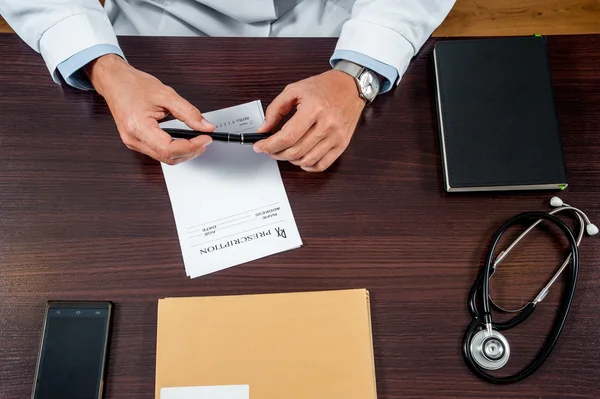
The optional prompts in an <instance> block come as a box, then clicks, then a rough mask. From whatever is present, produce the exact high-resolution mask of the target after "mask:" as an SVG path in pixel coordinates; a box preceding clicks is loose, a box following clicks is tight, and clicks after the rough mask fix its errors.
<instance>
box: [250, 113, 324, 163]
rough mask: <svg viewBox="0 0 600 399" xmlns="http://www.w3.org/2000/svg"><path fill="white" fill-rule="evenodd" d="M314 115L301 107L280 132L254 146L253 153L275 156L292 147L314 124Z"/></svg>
mask: <svg viewBox="0 0 600 399" xmlns="http://www.w3.org/2000/svg"><path fill="white" fill-rule="evenodd" d="M316 115H317V114H316V113H315V112H311V110H310V108H309V107H302V108H300V109H298V111H297V112H296V113H295V114H294V116H293V117H292V119H290V120H289V121H287V123H286V124H285V125H283V127H282V128H281V130H280V131H279V132H277V133H275V134H274V135H273V136H271V137H269V138H268V139H265V140H261V141H259V142H257V143H256V144H254V151H256V152H266V153H267V154H276V153H278V152H281V151H283V150H287V149H288V148H291V147H292V146H294V145H295V144H296V143H298V141H300V139H301V138H302V137H303V136H305V135H306V134H307V132H308V131H309V129H310V128H311V127H312V126H313V125H314V124H315V122H316Z"/></svg>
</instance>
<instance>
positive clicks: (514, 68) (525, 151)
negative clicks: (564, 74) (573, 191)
mask: <svg viewBox="0 0 600 399" xmlns="http://www.w3.org/2000/svg"><path fill="white" fill-rule="evenodd" d="M433 54H434V66H435V79H436V89H437V90H436V100H437V107H436V108H437V114H438V122H439V123H438V126H439V136H440V145H441V151H442V172H443V177H444V181H445V182H444V183H445V189H446V191H450V192H455V191H496V190H497V191H500V190H544V189H564V188H565V187H566V186H567V184H568V182H567V171H566V166H565V161H564V156H563V149H562V144H561V138H560V132H559V129H558V122H557V118H556V112H555V107H554V97H553V90H552V81H551V76H550V69H549V65H548V55H547V45H546V38H545V37H538V36H531V37H518V38H493V39H474V40H448V41H441V42H438V43H437V44H436V45H435V48H434V51H433Z"/></svg>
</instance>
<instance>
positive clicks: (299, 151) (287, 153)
mask: <svg viewBox="0 0 600 399" xmlns="http://www.w3.org/2000/svg"><path fill="white" fill-rule="evenodd" d="M324 138H325V132H324V131H323V130H321V128H319V125H318V124H316V125H313V126H312V127H311V128H310V129H309V131H308V132H307V133H306V134H305V135H304V136H302V137H301V138H300V140H298V142H297V143H296V144H295V145H294V146H292V147H290V148H288V149H285V150H283V151H281V152H277V153H275V154H271V158H274V159H277V160H278V161H297V160H299V159H301V158H302V157H303V156H305V155H306V154H307V153H309V152H310V151H311V150H312V149H313V148H314V147H315V146H316V145H317V144H318V143H319V142H320V141H321V140H323V139H324Z"/></svg>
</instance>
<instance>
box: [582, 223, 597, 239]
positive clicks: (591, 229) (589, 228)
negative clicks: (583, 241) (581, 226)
mask: <svg viewBox="0 0 600 399" xmlns="http://www.w3.org/2000/svg"><path fill="white" fill-rule="evenodd" d="M585 231H586V232H587V233H588V235H590V236H595V235H596V234H598V227H596V225H595V224H594V223H589V224H588V225H587V226H585Z"/></svg>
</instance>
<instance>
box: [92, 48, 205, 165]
mask: <svg viewBox="0 0 600 399" xmlns="http://www.w3.org/2000/svg"><path fill="white" fill-rule="evenodd" d="M85 71H86V73H87V75H88V77H89V79H90V81H91V83H92V85H93V86H94V87H95V88H96V90H97V91H98V93H100V94H101V95H102V96H103V97H104V98H105V100H106V103H107V104H108V107H109V108H110V111H111V112H112V114H113V117H114V119H115V122H116V124H117V129H118V130H119V134H120V135H121V139H122V140H123V143H125V145H126V146H127V148H129V149H131V150H135V151H139V152H141V153H144V154H146V155H149V156H151V157H152V158H154V159H156V160H158V161H160V162H164V163H166V164H169V165H175V164H177V163H180V162H183V161H186V160H188V159H191V158H194V157H196V156H198V155H200V154H202V153H203V152H204V150H205V147H206V146H207V145H209V144H210V143H211V142H212V139H211V138H210V137H208V136H204V135H202V136H198V137H195V138H193V139H191V140H184V139H179V140H173V139H172V138H171V136H170V135H169V134H167V133H165V132H164V131H163V130H162V129H161V128H160V127H159V125H158V121H159V120H161V119H163V118H165V117H166V116H167V115H168V114H169V113H171V114H172V115H173V116H174V117H175V118H177V119H179V120H181V121H182V122H184V123H185V124H186V125H188V126H189V127H191V128H192V129H194V130H199V131H203V132H211V131H213V130H214V128H215V126H214V125H212V124H211V123H209V122H208V121H207V120H206V119H204V118H203V117H202V114H201V113H200V111H198V109H197V108H196V107H194V106H193V105H192V104H190V103H189V102H187V101H186V100H184V99H183V98H182V97H180V96H179V95H178V94H177V93H176V92H175V90H173V89H172V88H170V87H168V86H165V85H164V84H162V83H161V82H160V81H159V80H158V79H156V78H155V77H153V76H151V75H149V74H147V73H145V72H142V71H139V70H137V69H135V68H134V67H132V66H130V65H129V64H128V63H127V62H125V61H124V60H123V59H122V58H121V57H119V56H117V55H114V54H110V55H105V56H103V57H100V58H98V59H97V60H95V61H93V62H91V63H90V64H88V65H87V66H86V68H85Z"/></svg>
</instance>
